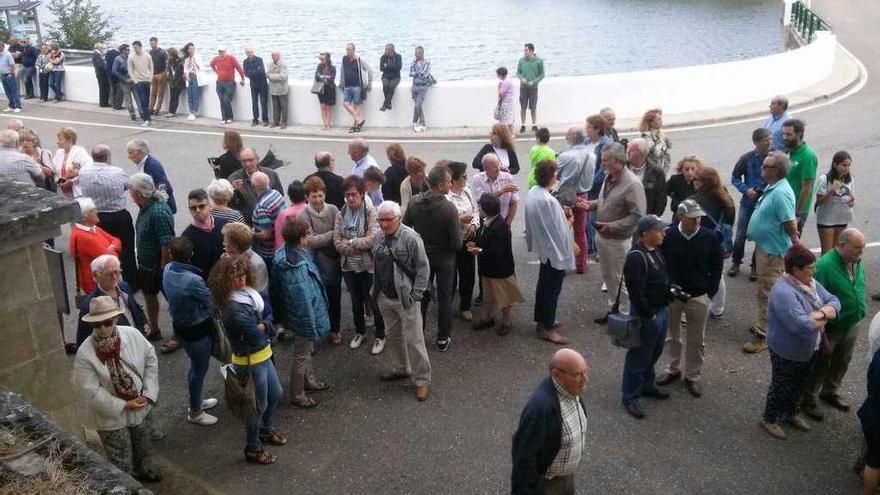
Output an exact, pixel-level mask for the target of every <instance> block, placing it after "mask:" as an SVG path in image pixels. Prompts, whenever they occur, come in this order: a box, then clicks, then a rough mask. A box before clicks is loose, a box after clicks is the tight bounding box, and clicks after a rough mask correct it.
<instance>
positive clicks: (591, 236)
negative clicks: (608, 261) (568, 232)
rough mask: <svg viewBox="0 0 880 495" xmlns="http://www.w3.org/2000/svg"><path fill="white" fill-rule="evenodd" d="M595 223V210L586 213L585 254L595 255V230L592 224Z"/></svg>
mask: <svg viewBox="0 0 880 495" xmlns="http://www.w3.org/2000/svg"><path fill="white" fill-rule="evenodd" d="M595 221H596V210H590V211H588V212H587V254H596V228H595V227H593V222H595Z"/></svg>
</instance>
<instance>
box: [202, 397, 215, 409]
mask: <svg viewBox="0 0 880 495" xmlns="http://www.w3.org/2000/svg"><path fill="white" fill-rule="evenodd" d="M217 404H218V401H217V399H213V398H211V399H205V400H203V401H202V411H207V410H208V409H213V408H215V407H217Z"/></svg>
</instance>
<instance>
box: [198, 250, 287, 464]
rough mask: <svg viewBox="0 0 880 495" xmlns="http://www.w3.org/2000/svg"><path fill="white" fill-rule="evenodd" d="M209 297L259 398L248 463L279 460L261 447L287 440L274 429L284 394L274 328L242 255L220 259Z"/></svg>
mask: <svg viewBox="0 0 880 495" xmlns="http://www.w3.org/2000/svg"><path fill="white" fill-rule="evenodd" d="M208 284H209V285H210V287H211V299H212V300H213V301H214V305H215V306H216V307H217V308H219V309H220V311H221V314H222V318H223V325H224V327H225V330H226V335H227V337H229V343H230V345H231V346H232V364H233V365H234V366H233V369H232V370H230V372H234V373H236V374H237V375H239V376H240V375H243V374H245V373H249V374H250V377H251V380H253V383H254V387H255V389H256V396H257V410H258V412H259V414H258V417H257V418H256V419H255V420H254V421H253V422H252V423H250V424H248V425H247V444H246V445H245V448H244V457H245V459H246V460H247V461H248V462H250V463H254V464H272V463H274V462H275V461H277V460H278V457H277V456H275V455H272V454H269V453H268V452H266V451H265V450H264V449H263V444H269V445H275V446H282V445H286V444H287V439H286V438H284V437H282V436H281V435H279V434H278V433H277V432H276V431H275V430H273V429H272V426H273V422H274V419H275V410H276V409H277V407H278V404H279V402H281V396H282V394H283V392H282V390H281V382H280V381H279V380H278V372H277V371H276V370H275V363H274V362H273V360H272V346H271V345H270V343H269V340H270V338H271V335H272V331H273V328H272V324H271V322H270V321H267V320H266V315H265V314H264V311H265V310H266V303H265V301H264V300H263V297H262V296H261V295H260V293H259V292H257V291H256V289H254V288H253V286H254V275H253V270H252V269H251V265H250V264H249V263H248V262H247V261H245V260H243V259H242V258H241V257H240V256H230V257H226V258H221V259H220V261H218V262H217V264H216V265H214V268H213V269H212V270H211V275H210V277H209V279H208Z"/></svg>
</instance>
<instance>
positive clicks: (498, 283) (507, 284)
mask: <svg viewBox="0 0 880 495" xmlns="http://www.w3.org/2000/svg"><path fill="white" fill-rule="evenodd" d="M481 278H482V280H483V291H484V292H485V293H484V294H483V301H484V302H486V303H492V304H493V305H495V306H497V307H498V308H506V307H508V306H513V305H514V304H516V303H521V302H525V300H524V299H523V296H522V293H521V292H520V291H519V284H517V283H516V277H515V276H513V275H511V276H510V277H507V278H489V277H481Z"/></svg>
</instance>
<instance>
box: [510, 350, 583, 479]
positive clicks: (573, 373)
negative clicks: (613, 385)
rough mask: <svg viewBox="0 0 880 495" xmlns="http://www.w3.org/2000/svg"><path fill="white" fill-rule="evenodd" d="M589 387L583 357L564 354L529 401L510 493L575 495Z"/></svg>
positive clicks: (518, 436)
mask: <svg viewBox="0 0 880 495" xmlns="http://www.w3.org/2000/svg"><path fill="white" fill-rule="evenodd" d="M589 381H590V368H589V367H588V366H587V361H586V359H584V357H583V356H582V355H581V354H580V353H578V352H577V351H574V350H572V349H560V350H558V351H556V353H555V354H553V358H552V359H551V360H550V376H549V377H548V378H545V379H544V380H543V381H541V383H540V384H538V386H537V388H535V391H534V392H532V395H531V396H530V397H529V401H528V402H527V403H526V407H525V408H524V409H523V412H522V414H521V415H520V418H519V427H518V428H517V430H516V433H514V435H513V449H512V454H513V470H512V471H513V472H512V475H511V493H513V494H516V495H530V494H547V495H551V494H552V495H557V494H558V495H563V494H564V495H574V493H575V484H574V473H575V471H576V470H577V467H578V464H580V461H581V458H582V457H583V456H584V453H585V452H584V449H585V448H586V441H587V438H586V433H587V415H586V406H585V405H584V401H583V399H581V397H580V395H581V394H582V393H583V391H584V387H585V386H586V385H587V383H588V382H589Z"/></svg>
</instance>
